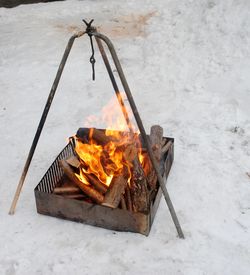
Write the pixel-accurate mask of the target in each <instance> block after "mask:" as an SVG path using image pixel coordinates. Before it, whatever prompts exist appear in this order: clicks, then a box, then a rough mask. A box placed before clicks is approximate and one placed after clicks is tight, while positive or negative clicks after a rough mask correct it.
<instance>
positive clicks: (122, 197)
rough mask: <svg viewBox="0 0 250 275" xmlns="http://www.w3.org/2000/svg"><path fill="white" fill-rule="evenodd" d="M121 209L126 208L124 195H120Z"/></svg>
mask: <svg viewBox="0 0 250 275" xmlns="http://www.w3.org/2000/svg"><path fill="white" fill-rule="evenodd" d="M120 206H121V209H123V210H127V206H126V201H125V198H124V195H122V196H121V202H120Z"/></svg>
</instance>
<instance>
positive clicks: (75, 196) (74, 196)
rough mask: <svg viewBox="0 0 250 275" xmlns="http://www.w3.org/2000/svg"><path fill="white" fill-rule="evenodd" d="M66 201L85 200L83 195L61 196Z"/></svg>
mask: <svg viewBox="0 0 250 275" xmlns="http://www.w3.org/2000/svg"><path fill="white" fill-rule="evenodd" d="M62 196H63V197H64V198H66V199H76V200H83V199H86V195H84V194H70V195H62Z"/></svg>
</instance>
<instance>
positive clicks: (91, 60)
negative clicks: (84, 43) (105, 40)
mask: <svg viewBox="0 0 250 275" xmlns="http://www.w3.org/2000/svg"><path fill="white" fill-rule="evenodd" d="M82 21H83V22H84V23H85V25H86V33H87V34H88V36H89V39H90V45H91V51H92V54H91V56H90V59H89V62H90V63H91V65H92V79H93V80H95V62H96V61H95V49H94V45H93V39H92V36H93V34H92V33H93V31H95V28H94V27H92V26H91V24H92V23H93V21H94V19H92V20H90V21H89V23H88V22H87V21H86V20H84V19H83V20H82Z"/></svg>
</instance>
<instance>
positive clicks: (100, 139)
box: [76, 128, 115, 145]
mask: <svg viewBox="0 0 250 275" xmlns="http://www.w3.org/2000/svg"><path fill="white" fill-rule="evenodd" d="M76 137H77V138H79V139H80V140H82V141H83V142H84V143H88V142H86V140H87V141H89V140H90V139H94V140H95V141H96V142H97V143H98V144H100V145H105V144H107V143H108V142H110V141H114V140H115V139H114V138H112V137H111V136H106V135H105V133H104V132H103V131H100V130H98V129H96V128H90V129H89V128H80V129H78V131H77V133H76Z"/></svg>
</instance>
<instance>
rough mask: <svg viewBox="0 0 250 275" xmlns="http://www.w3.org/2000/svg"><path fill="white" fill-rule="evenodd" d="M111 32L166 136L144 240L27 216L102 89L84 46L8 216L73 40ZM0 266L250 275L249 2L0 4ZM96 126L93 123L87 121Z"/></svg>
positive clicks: (103, 98) (99, 67)
mask: <svg viewBox="0 0 250 275" xmlns="http://www.w3.org/2000/svg"><path fill="white" fill-rule="evenodd" d="M82 18H85V19H91V18H94V19H95V22H96V25H99V26H101V30H102V32H103V33H105V34H107V35H108V36H110V38H111V39H112V41H113V43H114V45H115V46H116V49H117V51H118V55H119V57H120V59H121V63H122V65H123V67H124V71H125V73H126V76H127V79H128V82H129V84H130V87H131V90H132V93H133V95H134V98H135V101H136V103H137V105H138V109H139V111H140V113H141V116H142V119H143V121H144V123H145V126H146V128H147V130H148V129H149V128H150V126H151V125H152V124H156V123H157V124H161V125H162V126H163V127H164V133H165V135H166V136H173V137H174V138H175V163H174V166H173V168H172V171H171V173H170V176H169V180H168V189H169V193H170V195H171V198H172V200H173V203H174V206H175V209H176V211H177V214H178V217H179V219H180V223H181V225H182V227H183V230H184V233H185V236H186V239H185V240H180V239H178V238H177V236H176V230H175V228H174V226H173V223H172V220H171V218H170V215H169V212H168V210H167V207H166V204H165V201H164V200H163V199H162V201H161V204H160V207H159V210H158V213H157V215H156V219H155V222H154V225H153V227H152V230H151V233H150V236H149V237H144V236H142V235H139V234H132V233H118V232H113V231H109V230H105V229H101V228H96V227H91V226H88V225H83V224H78V223H73V222H69V221H63V220H60V219H55V218H51V217H47V216H42V215H38V214H37V213H36V208H35V200H34V194H33V189H34V187H35V186H36V184H37V183H38V182H39V180H40V179H41V177H42V175H43V174H44V172H45V171H46V169H47V168H48V167H49V165H50V164H51V162H52V160H53V159H54V158H55V157H56V155H57V154H58V152H59V151H60V150H61V149H62V148H63V146H64V145H65V144H66V138H67V137H68V136H70V135H71V134H73V133H74V132H75V131H76V129H77V128H78V127H79V126H84V125H85V124H84V121H85V120H86V118H87V116H88V115H89V114H95V113H98V112H100V109H101V108H102V107H103V106H104V105H105V104H106V102H107V101H108V100H109V99H110V97H111V96H112V95H113V90H112V88H111V85H110V83H109V80H108V77H107V74H106V72H105V69H104V66H103V64H102V60H101V59H100V56H98V54H96V59H97V64H96V78H97V80H96V82H95V83H93V82H92V81H91V66H90V64H89V61H88V60H89V57H90V45H89V40H88V38H87V37H84V38H81V39H78V40H77V41H76V43H75V46H74V47H73V51H72V53H71V55H70V57H69V62H68V64H67V66H66V68H65V72H64V74H63V77H62V81H61V83H60V85H59V88H58V91H57V94H56V97H55V99H54V102H53V105H52V108H51V110H50V114H49V116H48V119H47V122H46V125H45V128H44V130H43V133H42V135H41V139H40V141H39V144H38V147H37V150H36V153H35V155H34V159H33V161H32V163H31V166H30V171H29V173H28V176H27V179H26V182H25V185H24V189H23V192H22V194H21V197H20V201H19V204H18V206H17V211H16V215H15V216H9V215H8V214H7V213H8V210H9V207H10V203H11V200H12V198H13V195H14V191H15V188H16V185H17V183H18V180H19V177H20V174H21V171H22V169H23V165H24V162H25V159H26V157H27V153H28V151H29V148H30V145H31V142H32V139H33V136H34V133H35V130H36V127H37V124H38V121H39V119H40V116H41V112H42V110H43V107H44V104H45V101H46V99H47V96H48V92H49V90H50V87H51V85H52V82H53V79H54V76H55V73H56V70H57V67H58V64H59V62H60V59H61V56H62V54H63V51H64V48H65V45H66V42H67V40H68V39H69V37H70V35H71V34H72V33H73V32H74V31H76V30H78V29H82V28H83V24H82V23H81V19H82ZM0 34H1V36H0V125H1V128H0V137H1V149H0V152H1V153H0V165H1V173H0V244H1V245H0V247H1V248H0V274H8V275H10V274H46V275H47V274H156V273H157V274H183V275H187V274H190V275H196V274H197V275H199V274H233V275H235V274H240V275H243V274H246V275H247V274H249V273H250V108H249V106H250V78H249V73H250V2H249V1H248V0H227V1H216V0H200V1H193V0H188V1H176V0H158V1H149V0H145V1H139V0H137V1H136V0H129V1H116V0H110V1H104V0H96V1H90V0H86V1H76V0H74V1H64V2H55V3H46V4H34V5H23V6H19V7H16V8H13V9H5V8H0ZM93 126H96V127H98V126H103V125H93Z"/></svg>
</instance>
